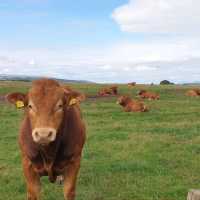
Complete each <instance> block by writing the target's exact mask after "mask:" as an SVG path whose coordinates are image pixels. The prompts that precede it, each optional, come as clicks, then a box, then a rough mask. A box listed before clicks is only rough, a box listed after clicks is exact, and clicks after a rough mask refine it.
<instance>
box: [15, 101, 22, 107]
mask: <svg viewBox="0 0 200 200" xmlns="http://www.w3.org/2000/svg"><path fill="white" fill-rule="evenodd" d="M16 107H17V108H23V107H24V102H23V101H16Z"/></svg>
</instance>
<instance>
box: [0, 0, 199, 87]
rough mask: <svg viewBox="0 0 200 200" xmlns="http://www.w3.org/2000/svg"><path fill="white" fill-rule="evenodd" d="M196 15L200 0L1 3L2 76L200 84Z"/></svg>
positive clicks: (14, 0) (9, 0) (28, 0)
mask: <svg viewBox="0 0 200 200" xmlns="http://www.w3.org/2000/svg"><path fill="white" fill-rule="evenodd" d="M199 13H200V2H199V1H198V0H193V1H190V0H182V1H179V2H177V1H176V0H168V1H166V0H99V1H94V0H76V1H66V0H57V1H56V0H4V1H3V0H2V1H1V2H0V24H1V27H2V28H1V32H0V44H1V45H0V74H26V75H27V74H28V75H36V76H38V75H42V76H53V77H58V78H66V79H87V80H91V81H96V82H129V81H137V82H140V83H149V82H156V83H157V82H159V81H160V80H162V79H169V80H171V81H174V82H190V81H199V78H200V67H199V63H200V39H199V37H198V35H199V32H200V28H199V25H200V15H199Z"/></svg>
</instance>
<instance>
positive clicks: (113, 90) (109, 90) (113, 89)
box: [98, 86, 118, 96]
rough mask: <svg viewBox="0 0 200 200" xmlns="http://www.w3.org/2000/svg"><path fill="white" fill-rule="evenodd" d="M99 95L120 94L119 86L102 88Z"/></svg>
mask: <svg viewBox="0 0 200 200" xmlns="http://www.w3.org/2000/svg"><path fill="white" fill-rule="evenodd" d="M98 94H99V96H109V95H117V94H118V87H117V86H110V87H105V88H102V89H101V90H100V91H99V93H98Z"/></svg>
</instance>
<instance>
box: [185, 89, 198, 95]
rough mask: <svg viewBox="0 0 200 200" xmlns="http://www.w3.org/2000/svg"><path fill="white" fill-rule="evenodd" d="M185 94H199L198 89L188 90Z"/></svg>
mask: <svg viewBox="0 0 200 200" xmlns="http://www.w3.org/2000/svg"><path fill="white" fill-rule="evenodd" d="M186 95H187V96H190V97H198V96H200V90H199V89H192V90H188V91H187V92H186Z"/></svg>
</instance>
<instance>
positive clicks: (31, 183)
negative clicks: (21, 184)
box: [23, 158, 41, 200]
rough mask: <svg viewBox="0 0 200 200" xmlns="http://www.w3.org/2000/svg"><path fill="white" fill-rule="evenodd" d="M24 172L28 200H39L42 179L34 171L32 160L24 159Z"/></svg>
mask: <svg viewBox="0 0 200 200" xmlns="http://www.w3.org/2000/svg"><path fill="white" fill-rule="evenodd" d="M23 170H24V176H25V179H26V186H27V200H39V195H40V187H41V186H40V177H39V175H38V174H37V173H36V172H35V171H34V169H33V166H32V164H31V162H30V160H28V159H26V158H23Z"/></svg>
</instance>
